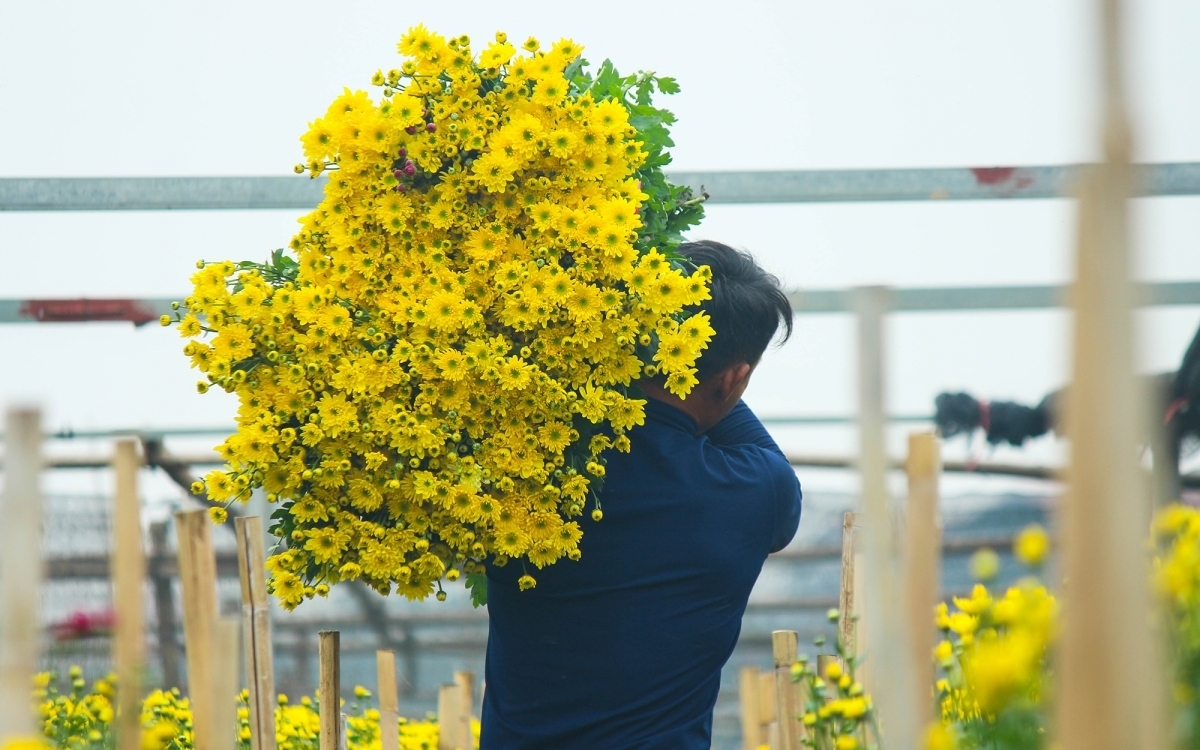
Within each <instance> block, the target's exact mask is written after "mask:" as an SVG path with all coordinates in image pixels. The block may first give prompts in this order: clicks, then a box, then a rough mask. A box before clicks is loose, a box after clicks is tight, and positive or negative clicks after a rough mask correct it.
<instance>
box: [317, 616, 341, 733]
mask: <svg viewBox="0 0 1200 750" xmlns="http://www.w3.org/2000/svg"><path fill="white" fill-rule="evenodd" d="M317 660H318V661H319V663H320V669H321V673H320V678H319V681H320V690H321V695H320V699H321V743H320V750H338V744H339V743H340V742H341V734H342V732H341V729H342V727H341V724H342V721H341V714H342V710H341V708H342V698H341V696H342V661H341V634H340V633H338V631H336V630H322V631H321V632H320V633H318V634H317Z"/></svg>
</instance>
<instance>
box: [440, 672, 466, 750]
mask: <svg viewBox="0 0 1200 750" xmlns="http://www.w3.org/2000/svg"><path fill="white" fill-rule="evenodd" d="M461 699H462V691H461V690H459V688H458V685H442V686H441V687H440V688H438V702H437V717H438V750H463V748H462V747H461V746H460V745H459V744H458V737H457V732H455V731H454V730H455V727H456V726H457V722H456V721H455V717H457V716H458V712H459V707H458V705H459V702H460V700H461Z"/></svg>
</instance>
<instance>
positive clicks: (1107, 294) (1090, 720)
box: [1056, 0, 1166, 750]
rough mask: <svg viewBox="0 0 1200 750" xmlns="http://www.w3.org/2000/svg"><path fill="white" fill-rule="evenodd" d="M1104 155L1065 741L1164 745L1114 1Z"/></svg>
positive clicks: (1092, 200) (1064, 667)
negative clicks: (1150, 615)
mask: <svg viewBox="0 0 1200 750" xmlns="http://www.w3.org/2000/svg"><path fill="white" fill-rule="evenodd" d="M1100 9H1101V17H1102V30H1103V43H1102V49H1103V84H1104V110H1103V135H1104V154H1105V158H1104V162H1103V163H1101V164H1099V165H1097V166H1096V167H1094V168H1091V169H1089V170H1088V171H1087V172H1086V173H1085V174H1084V176H1083V178H1082V180H1081V182H1080V186H1079V213H1078V216H1079V238H1078V255H1077V257H1076V281H1075V284H1074V287H1073V289H1072V302H1073V305H1074V310H1075V315H1074V325H1075V331H1074V351H1073V363H1072V371H1073V379H1072V384H1071V390H1070V397H1069V398H1068V400H1067V414H1066V416H1067V420H1066V427H1067V435H1068V437H1069V438H1070V440H1071V463H1070V467H1069V469H1068V472H1067V476H1068V489H1067V495H1066V499H1065V502H1064V503H1063V504H1062V506H1061V510H1060V518H1059V525H1060V527H1061V529H1062V562H1063V572H1064V573H1065V575H1066V579H1067V583H1066V587H1065V589H1064V595H1065V601H1064V603H1063V611H1064V613H1065V617H1064V623H1063V629H1062V633H1061V636H1060V639H1059V643H1060V644H1061V646H1060V648H1061V653H1060V658H1059V659H1058V669H1057V670H1056V671H1057V674H1058V678H1059V687H1058V690H1057V691H1056V694H1057V695H1058V696H1059V699H1058V717H1057V718H1058V729H1059V740H1060V744H1061V746H1062V748H1063V749H1064V750H1084V748H1086V749H1087V750H1118V749H1120V750H1124V749H1125V748H1133V747H1165V746H1166V742H1165V734H1166V733H1165V726H1164V725H1165V724H1166V721H1165V713H1164V710H1163V708H1164V701H1163V693H1164V686H1162V685H1161V683H1160V677H1161V676H1162V675H1163V674H1164V673H1165V670H1163V669H1162V665H1161V664H1160V663H1158V656H1159V650H1158V649H1157V648H1156V646H1157V644H1156V643H1155V642H1154V641H1153V640H1152V639H1153V638H1154V637H1155V636H1154V634H1153V633H1152V631H1151V629H1150V627H1149V626H1148V624H1147V618H1146V611H1147V609H1148V607H1149V606H1150V597H1149V592H1148V590H1147V589H1148V586H1147V578H1148V559H1147V557H1148V555H1147V550H1146V546H1145V538H1146V534H1147V531H1148V528H1147V526H1148V524H1147V521H1148V519H1149V508H1150V499H1149V497H1148V493H1147V492H1146V491H1145V486H1144V484H1143V483H1142V482H1141V481H1139V478H1138V471H1139V466H1138V464H1137V457H1136V453H1135V447H1136V441H1137V430H1138V428H1140V427H1142V426H1143V425H1145V424H1146V420H1145V418H1144V417H1143V416H1142V415H1141V414H1140V412H1141V411H1142V410H1143V408H1144V407H1143V403H1142V399H1141V398H1140V397H1139V396H1140V394H1138V392H1137V389H1138V382H1137V379H1136V378H1135V377H1134V351H1135V346H1134V340H1133V339H1134V326H1133V319H1132V314H1131V310H1132V306H1131V297H1132V290H1131V288H1130V283H1129V276H1130V270H1131V266H1132V263H1131V253H1130V251H1129V227H1128V219H1127V213H1128V201H1129V197H1130V195H1131V193H1132V187H1133V172H1132V167H1131V165H1130V152H1131V140H1132V139H1131V136H1130V128H1129V121H1128V117H1127V114H1126V106H1125V101H1124V99H1125V97H1124V91H1123V84H1122V59H1121V49H1120V37H1121V28H1120V14H1121V3H1120V2H1119V0H1101V3H1100Z"/></svg>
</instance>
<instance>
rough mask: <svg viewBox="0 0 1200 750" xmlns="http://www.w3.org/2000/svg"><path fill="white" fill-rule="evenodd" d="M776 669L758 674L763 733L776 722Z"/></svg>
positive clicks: (759, 711) (759, 713) (759, 721)
mask: <svg viewBox="0 0 1200 750" xmlns="http://www.w3.org/2000/svg"><path fill="white" fill-rule="evenodd" d="M776 718H778V717H777V716H775V670H774V669H772V670H771V671H770V672H760V673H759V675H758V723H759V726H760V727H761V728H762V733H764V734H765V733H766V731H767V729H768V728H769V727H770V726H771V724H773V723H775V719H776Z"/></svg>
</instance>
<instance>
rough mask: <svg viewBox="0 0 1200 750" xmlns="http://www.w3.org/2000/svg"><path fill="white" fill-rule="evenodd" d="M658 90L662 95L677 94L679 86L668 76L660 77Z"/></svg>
mask: <svg viewBox="0 0 1200 750" xmlns="http://www.w3.org/2000/svg"><path fill="white" fill-rule="evenodd" d="M658 90H659V91H661V92H662V93H664V94H678V93H679V84H678V83H676V82H675V79H674V78H671V77H670V76H662V77H661V78H659V79H658Z"/></svg>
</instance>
